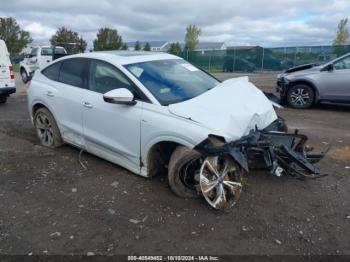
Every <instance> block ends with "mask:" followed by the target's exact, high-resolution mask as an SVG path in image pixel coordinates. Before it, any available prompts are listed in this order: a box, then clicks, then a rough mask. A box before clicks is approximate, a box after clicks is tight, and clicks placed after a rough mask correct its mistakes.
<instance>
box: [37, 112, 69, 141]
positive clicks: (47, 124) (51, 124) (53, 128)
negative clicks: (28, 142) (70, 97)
mask: <svg viewBox="0 0 350 262" xmlns="http://www.w3.org/2000/svg"><path fill="white" fill-rule="evenodd" d="M34 126H35V129H36V133H37V136H38V138H39V140H40V143H41V144H42V145H43V146H46V147H51V148H55V147H59V146H61V145H62V144H63V140H62V137H61V133H60V130H59V129H58V126H57V123H56V121H55V119H54V117H53V115H52V114H51V112H50V111H49V110H48V109H47V108H45V107H41V108H39V109H38V110H36V112H35V114H34Z"/></svg>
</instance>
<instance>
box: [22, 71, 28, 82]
mask: <svg viewBox="0 0 350 262" xmlns="http://www.w3.org/2000/svg"><path fill="white" fill-rule="evenodd" d="M21 78H22V81H23V83H24V84H26V83H27V82H28V74H27V72H26V70H24V69H21Z"/></svg>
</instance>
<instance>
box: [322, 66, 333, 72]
mask: <svg viewBox="0 0 350 262" xmlns="http://www.w3.org/2000/svg"><path fill="white" fill-rule="evenodd" d="M333 70H334V65H333V64H329V65H327V66H325V67H324V68H322V70H321V71H328V72H330V71H333Z"/></svg>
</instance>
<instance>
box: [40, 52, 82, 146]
mask: <svg viewBox="0 0 350 262" xmlns="http://www.w3.org/2000/svg"><path fill="white" fill-rule="evenodd" d="M86 61H87V60H86V59H79V58H73V59H66V60H63V61H62V62H58V63H54V64H52V65H51V66H49V67H48V68H46V69H45V70H43V72H42V73H43V75H45V76H46V77H48V78H49V79H51V80H53V81H49V82H48V83H47V85H46V87H45V91H44V96H45V98H46V102H47V104H48V105H49V106H50V108H51V109H52V110H53V112H52V113H54V116H55V118H56V121H57V123H58V124H59V127H60V131H61V135H62V137H63V139H64V140H65V141H67V142H69V143H71V144H74V145H76V146H78V147H84V146H85V143H84V139H83V121H82V93H83V89H82V87H83V86H84V84H85V83H86V81H85V80H84V76H85V75H86V74H85V71H86V65H87V62H86ZM57 72H59V73H58V74H57Z"/></svg>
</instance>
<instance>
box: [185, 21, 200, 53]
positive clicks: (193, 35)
mask: <svg viewBox="0 0 350 262" xmlns="http://www.w3.org/2000/svg"><path fill="white" fill-rule="evenodd" d="M201 34H202V31H201V29H200V28H198V27H197V26H196V25H189V26H188V27H187V28H186V35H185V44H186V48H187V49H188V51H194V50H196V47H197V45H198V37H199V36H200V35H201Z"/></svg>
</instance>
